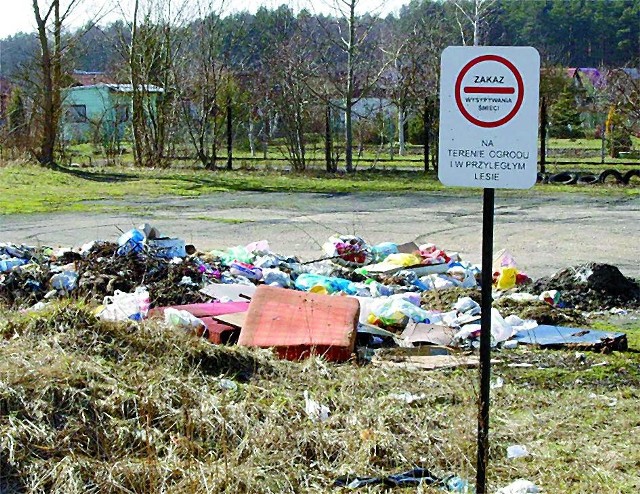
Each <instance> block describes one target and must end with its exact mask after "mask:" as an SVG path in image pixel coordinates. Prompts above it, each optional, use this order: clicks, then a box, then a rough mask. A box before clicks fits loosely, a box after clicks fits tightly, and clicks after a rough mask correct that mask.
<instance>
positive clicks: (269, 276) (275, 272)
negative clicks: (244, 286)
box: [262, 268, 291, 288]
mask: <svg viewBox="0 0 640 494" xmlns="http://www.w3.org/2000/svg"><path fill="white" fill-rule="evenodd" d="M262 274H263V277H264V284H265V285H271V286H280V287H283V288H288V287H290V286H291V277H290V276H289V273H285V272H284V271H280V270H279V269H271V268H265V269H263V270H262Z"/></svg>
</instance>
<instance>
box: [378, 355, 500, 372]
mask: <svg viewBox="0 0 640 494" xmlns="http://www.w3.org/2000/svg"><path fill="white" fill-rule="evenodd" d="M498 362H499V361H498V360H492V361H491V363H492V364H493V363H498ZM371 363H372V364H374V365H378V366H381V367H390V368H400V369H406V370H436V369H455V368H461V367H463V368H472V367H478V365H480V360H479V358H478V357H477V356H475V355H418V356H407V357H404V358H402V359H394V360H382V359H376V358H374V359H373V360H372V361H371Z"/></svg>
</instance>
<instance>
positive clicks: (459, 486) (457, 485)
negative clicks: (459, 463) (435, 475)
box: [443, 475, 476, 494]
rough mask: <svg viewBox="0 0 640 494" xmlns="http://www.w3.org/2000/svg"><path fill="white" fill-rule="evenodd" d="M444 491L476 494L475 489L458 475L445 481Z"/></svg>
mask: <svg viewBox="0 0 640 494" xmlns="http://www.w3.org/2000/svg"><path fill="white" fill-rule="evenodd" d="M443 490H445V491H447V492H462V493H464V494H474V493H475V492H476V489H475V487H473V486H472V485H470V484H469V482H468V481H467V480H465V479H463V478H461V477H458V476H457V475H454V476H452V477H449V478H448V479H446V480H445V483H444V487H443Z"/></svg>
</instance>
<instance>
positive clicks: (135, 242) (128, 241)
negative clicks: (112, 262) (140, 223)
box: [117, 228, 145, 256]
mask: <svg viewBox="0 0 640 494" xmlns="http://www.w3.org/2000/svg"><path fill="white" fill-rule="evenodd" d="M144 241H145V236H144V233H142V232H141V231H140V230H136V229H135V228H134V229H133V230H129V231H128V232H126V233H123V234H122V235H120V238H119V239H118V245H119V246H120V248H119V249H118V252H117V253H118V255H119V256H124V255H126V254H129V253H130V252H141V251H142V249H143V248H144Z"/></svg>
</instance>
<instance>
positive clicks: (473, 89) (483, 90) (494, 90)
mask: <svg viewBox="0 0 640 494" xmlns="http://www.w3.org/2000/svg"><path fill="white" fill-rule="evenodd" d="M463 91H464V92H465V93H467V94H514V93H515V92H516V88H514V87H481V86H465V88H464V89H463Z"/></svg>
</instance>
